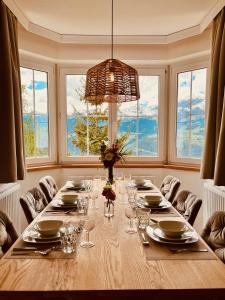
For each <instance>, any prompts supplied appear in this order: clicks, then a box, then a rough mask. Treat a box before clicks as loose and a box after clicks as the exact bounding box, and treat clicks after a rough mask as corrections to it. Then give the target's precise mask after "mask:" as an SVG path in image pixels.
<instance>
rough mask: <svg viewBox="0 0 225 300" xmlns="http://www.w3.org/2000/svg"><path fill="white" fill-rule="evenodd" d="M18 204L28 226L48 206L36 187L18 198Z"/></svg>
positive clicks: (42, 194)
mask: <svg viewBox="0 0 225 300" xmlns="http://www.w3.org/2000/svg"><path fill="white" fill-rule="evenodd" d="M20 204H21V206H22V208H23V211H24V214H25V217H26V219H27V222H28V224H30V223H31V222H32V221H33V220H34V219H35V218H36V217H37V215H38V214H39V213H40V212H41V211H42V210H43V209H44V208H45V207H46V206H47V205H48V201H47V199H46V197H45V195H44V193H43V192H42V191H41V190H40V189H39V188H37V187H35V188H33V189H31V190H29V191H28V192H26V193H25V194H23V195H22V196H21V197H20Z"/></svg>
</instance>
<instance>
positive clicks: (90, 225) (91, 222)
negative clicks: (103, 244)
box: [80, 219, 95, 248]
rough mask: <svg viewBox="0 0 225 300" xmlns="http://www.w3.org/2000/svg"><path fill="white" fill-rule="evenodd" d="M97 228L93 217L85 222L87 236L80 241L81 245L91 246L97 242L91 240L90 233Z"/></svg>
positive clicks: (84, 228)
mask: <svg viewBox="0 0 225 300" xmlns="http://www.w3.org/2000/svg"><path fill="white" fill-rule="evenodd" d="M94 228H95V221H94V220H93V219H88V220H86V221H85V222H84V225H83V230H84V232H85V235H86V238H85V240H84V241H81V242H80V246H81V247H83V248H91V247H93V246H94V245H95V244H94V242H93V241H90V240H89V233H90V231H92V230H93V229H94Z"/></svg>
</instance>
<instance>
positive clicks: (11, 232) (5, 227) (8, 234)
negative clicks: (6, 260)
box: [0, 211, 18, 257]
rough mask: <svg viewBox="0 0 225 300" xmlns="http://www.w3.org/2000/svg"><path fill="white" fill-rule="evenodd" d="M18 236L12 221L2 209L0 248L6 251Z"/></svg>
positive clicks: (0, 215)
mask: <svg viewBox="0 0 225 300" xmlns="http://www.w3.org/2000/svg"><path fill="white" fill-rule="evenodd" d="M17 238H18V235H17V232H16V230H15V228H14V226H13V223H12V221H11V220H10V219H9V217H8V216H7V215H6V214H5V213H4V212H3V211H0V249H2V253H5V252H6V251H7V250H8V249H9V248H10V247H11V246H12V244H13V243H14V242H15V241H16V239H17ZM0 257H1V253H0Z"/></svg>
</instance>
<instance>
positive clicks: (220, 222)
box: [202, 211, 225, 249]
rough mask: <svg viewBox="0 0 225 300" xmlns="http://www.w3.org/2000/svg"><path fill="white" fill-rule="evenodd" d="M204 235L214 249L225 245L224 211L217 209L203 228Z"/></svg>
mask: <svg viewBox="0 0 225 300" xmlns="http://www.w3.org/2000/svg"><path fill="white" fill-rule="evenodd" d="M202 237H203V239H204V240H205V241H206V242H207V244H208V245H209V246H210V247H211V248H212V249H218V248H221V247H225V212H224V211H216V212H214V213H213V214H212V216H211V217H210V218H209V220H208V222H207V223H206V225H205V227H204V229H203V232H202Z"/></svg>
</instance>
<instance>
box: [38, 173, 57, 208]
mask: <svg viewBox="0 0 225 300" xmlns="http://www.w3.org/2000/svg"><path fill="white" fill-rule="evenodd" d="M39 185H40V188H41V190H42V191H43V193H44V194H45V197H46V199H47V201H48V203H49V202H51V201H52V199H53V197H55V195H56V194H57V192H58V187H57V185H56V182H55V180H54V179H53V178H52V176H45V177H42V178H41V179H40V181H39Z"/></svg>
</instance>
